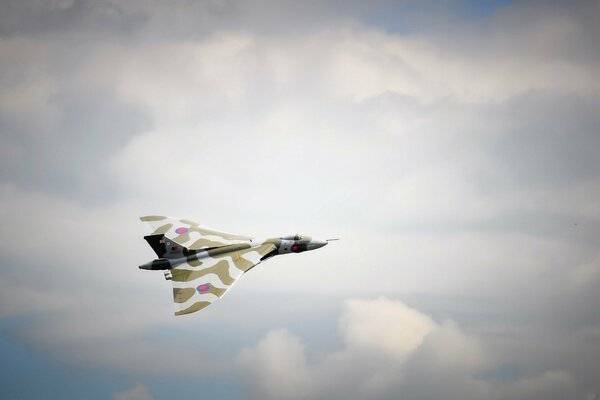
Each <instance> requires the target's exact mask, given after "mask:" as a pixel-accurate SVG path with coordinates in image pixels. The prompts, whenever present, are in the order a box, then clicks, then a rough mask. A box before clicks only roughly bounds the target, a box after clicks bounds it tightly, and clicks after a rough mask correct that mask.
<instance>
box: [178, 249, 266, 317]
mask: <svg viewBox="0 0 600 400" xmlns="http://www.w3.org/2000/svg"><path fill="white" fill-rule="evenodd" d="M273 250H275V245H274V244H272V243H265V244H262V245H260V246H257V247H251V248H247V249H241V250H235V251H232V252H229V253H225V254H219V255H215V256H211V257H207V258H203V259H201V260H196V261H190V262H187V263H184V264H180V265H178V266H176V267H175V268H173V269H172V270H171V274H172V279H171V281H172V282H173V301H174V302H175V315H184V314H189V313H193V312H196V311H199V310H201V309H203V308H204V307H207V306H209V305H210V304H211V303H212V302H214V301H215V300H218V299H220V298H221V297H223V296H224V295H225V293H226V292H227V291H228V290H229V289H231V287H232V286H233V284H234V283H235V281H236V280H237V279H238V278H239V277H240V276H241V275H242V274H243V273H244V272H246V271H248V270H249V269H250V268H252V267H254V266H255V265H257V264H258V263H260V259H261V258H262V257H263V256H265V255H267V254H268V253H270V252H271V251H273Z"/></svg>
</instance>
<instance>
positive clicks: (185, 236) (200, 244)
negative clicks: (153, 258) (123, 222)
mask: <svg viewBox="0 0 600 400" xmlns="http://www.w3.org/2000/svg"><path fill="white" fill-rule="evenodd" d="M140 220H141V221H143V222H145V223H147V224H148V226H150V228H151V229H152V235H165V237H167V238H169V239H171V240H173V241H174V242H176V243H178V244H180V245H181V246H183V247H186V248H188V249H190V250H201V249H207V248H212V247H222V246H227V245H230V244H241V243H248V242H249V241H250V240H251V239H252V238H251V237H250V236H243V235H236V234H232V233H226V232H220V231H216V230H214V229H210V228H206V227H203V226H200V225H198V224H197V223H196V222H194V221H190V220H188V219H179V218H171V217H165V216H160V215H147V216H145V217H140Z"/></svg>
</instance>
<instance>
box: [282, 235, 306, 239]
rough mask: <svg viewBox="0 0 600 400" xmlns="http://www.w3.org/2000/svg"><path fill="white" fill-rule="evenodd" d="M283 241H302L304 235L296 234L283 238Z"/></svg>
mask: <svg viewBox="0 0 600 400" xmlns="http://www.w3.org/2000/svg"><path fill="white" fill-rule="evenodd" d="M282 239H283V240H300V239H302V235H299V234H295V235H287V236H284V237H282Z"/></svg>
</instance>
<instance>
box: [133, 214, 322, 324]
mask: <svg viewBox="0 0 600 400" xmlns="http://www.w3.org/2000/svg"><path fill="white" fill-rule="evenodd" d="M140 220H142V221H143V222H145V223H146V224H147V225H148V226H149V227H150V229H151V232H152V233H151V235H149V236H146V237H145V239H146V240H148V243H149V244H150V245H151V246H153V248H155V247H156V249H155V251H156V252H157V255H158V256H159V258H158V259H156V260H153V261H150V262H148V263H146V264H143V265H140V269H148V270H164V271H165V278H167V279H168V280H171V282H172V285H173V302H174V305H175V315H185V314H190V313H193V312H196V311H199V310H201V309H203V308H205V307H207V306H209V305H210V304H212V303H213V302H214V301H216V300H218V299H220V298H222V297H223V296H224V295H225V293H227V291H228V290H229V289H231V287H232V286H233V285H234V284H235V282H236V281H237V279H238V278H239V277H240V276H242V274H244V273H245V272H247V271H248V270H250V269H251V268H253V267H254V266H256V265H258V264H259V263H260V262H261V261H263V260H265V259H267V258H270V257H272V256H275V255H279V254H287V253H300V252H303V251H306V250H313V249H316V248H319V247H322V246H324V245H325V244H327V242H326V241H322V240H321V241H320V240H315V239H312V238H311V237H310V236H300V235H293V236H284V237H281V238H272V239H255V238H252V237H249V236H243V235H237V234H231V233H225V232H220V231H217V230H214V229H210V228H206V227H202V226H200V225H198V224H197V223H196V222H194V221H190V220H187V219H177V218H170V217H165V216H156V215H154V216H145V217H140Z"/></svg>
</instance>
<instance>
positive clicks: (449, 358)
mask: <svg viewBox="0 0 600 400" xmlns="http://www.w3.org/2000/svg"><path fill="white" fill-rule="evenodd" d="M339 326H340V334H341V335H342V336H343V337H344V339H345V340H344V347H343V348H342V349H341V350H339V351H336V352H332V353H328V354H326V355H324V356H322V357H320V358H319V359H317V360H315V361H312V362H311V361H309V360H308V358H307V356H306V350H305V346H304V345H303V344H301V342H300V339H299V338H297V337H296V336H294V335H292V334H290V333H289V332H288V331H285V330H277V331H271V332H269V333H268V334H267V336H266V337H265V338H264V339H262V340H261V341H260V342H259V343H258V344H257V345H256V346H255V347H250V348H246V349H244V350H242V352H240V354H239V355H238V358H237V364H238V368H239V371H240V373H241V374H242V376H243V377H244V379H245V381H246V382H247V385H248V387H249V389H250V391H251V394H252V398H266V399H269V398H280V399H287V398H291V399H293V398H351V399H352V398H375V399H388V398H397V397H398V395H399V394H401V395H402V396H403V397H406V398H410V399H420V398H423V399H425V398H438V397H444V398H448V399H464V398H479V399H499V398H515V399H516V398H520V399H537V398H542V397H541V396H545V398H548V399H561V398H565V396H566V397H568V398H582V397H581V396H583V394H582V392H581V389H580V388H579V387H578V384H577V382H576V381H575V380H574V379H573V378H572V377H571V376H570V375H569V374H568V373H567V372H565V371H560V370H552V371H546V372H543V373H542V374H541V375H540V376H532V377H525V378H518V379H513V380H506V381H500V380H497V379H495V378H490V377H489V376H488V377H487V378H484V377H483V376H484V374H486V373H487V371H489V370H491V369H492V367H493V366H494V361H493V360H490V358H489V354H487V352H486V351H485V349H483V348H482V347H481V344H480V343H479V340H478V339H477V338H476V337H473V336H470V335H467V334H465V333H464V332H462V330H461V329H460V328H459V327H458V326H457V325H456V323H454V322H452V321H446V322H443V323H436V322H433V320H432V319H431V318H430V317H429V316H427V315H425V314H423V313H420V312H419V311H417V310H415V309H412V308H410V307H407V306H406V305H405V304H403V303H402V302H399V301H394V300H389V299H386V298H379V299H374V300H367V299H352V300H348V301H347V302H346V305H345V310H344V314H343V316H342V317H341V318H340V325H339ZM363 326H364V332H363V333H364V334H360V335H358V337H359V339H357V334H356V330H357V328H358V329H363V328H362V327H363Z"/></svg>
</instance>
